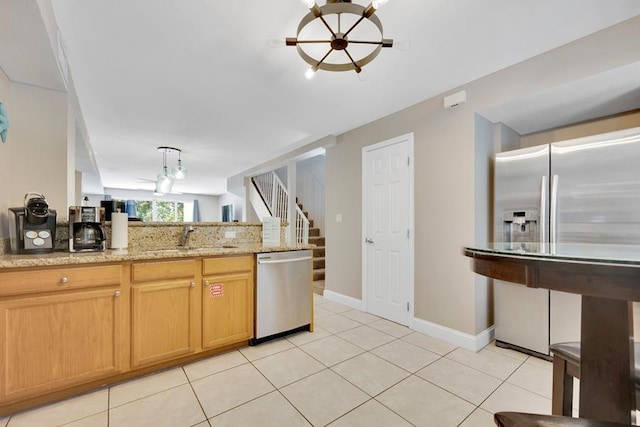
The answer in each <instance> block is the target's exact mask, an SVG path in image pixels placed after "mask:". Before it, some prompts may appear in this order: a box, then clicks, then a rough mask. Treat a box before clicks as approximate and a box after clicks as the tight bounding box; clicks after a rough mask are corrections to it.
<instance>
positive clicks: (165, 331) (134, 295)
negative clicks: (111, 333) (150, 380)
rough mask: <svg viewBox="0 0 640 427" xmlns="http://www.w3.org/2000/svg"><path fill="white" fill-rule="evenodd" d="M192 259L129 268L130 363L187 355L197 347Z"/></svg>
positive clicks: (194, 270)
mask: <svg viewBox="0 0 640 427" xmlns="http://www.w3.org/2000/svg"><path fill="white" fill-rule="evenodd" d="M195 273H196V261H195V260H194V259H188V260H175V261H162V262H141V263H134V264H133V265H132V269H131V277H132V286H131V304H132V310H131V313H132V315H131V327H132V330H131V344H132V349H131V364H132V366H133V367H134V368H136V367H140V366H145V365H151V364H154V363H158V362H162V361H166V360H171V359H175V358H178V357H180V356H186V355H189V354H192V353H194V352H195V351H196V349H197V347H198V342H197V341H198V334H197V326H198V323H199V319H198V314H199V312H198V313H196V311H197V310H196V309H197V301H198V296H199V295H198V294H197V291H196V278H195Z"/></svg>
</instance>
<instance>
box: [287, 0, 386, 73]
mask: <svg viewBox="0 0 640 427" xmlns="http://www.w3.org/2000/svg"><path fill="white" fill-rule="evenodd" d="M302 1H303V2H304V3H305V4H306V5H307V6H308V7H309V13H308V14H306V15H305V16H304V17H303V18H302V20H301V21H300V24H299V25H298V31H297V33H296V37H287V38H286V45H287V46H296V48H297V50H298V54H299V55H300V57H301V58H302V59H303V60H304V61H305V62H306V63H307V64H309V65H310V68H309V69H308V70H307V72H306V76H307V78H308V79H310V78H312V77H313V76H314V74H315V73H316V71H318V70H325V71H351V70H353V71H355V72H356V73H358V74H360V72H361V71H362V67H364V66H365V65H367V64H368V63H370V62H371V61H373V60H374V59H375V57H376V56H378V54H379V53H380V51H381V50H382V48H387V47H393V40H392V39H385V38H384V37H383V33H382V23H381V22H380V19H379V18H378V17H377V16H376V15H375V13H376V11H377V10H378V8H379V7H380V6H381V5H383V4H384V3H386V2H387V1H388V0H373V1H372V2H371V4H369V6H367V7H364V6H361V5H358V4H354V3H352V2H351V0H327V4H326V5H324V6H318V4H317V3H316V2H315V0H302ZM343 14H349V15H355V22H354V23H351V25H349V26H348V28H343V26H342V21H343V19H342V15H343ZM331 15H336V16H337V25H336V24H335V22H332V23H333V25H330V23H329V22H328V19H326V18H328V17H329V16H331ZM316 20H319V21H320V22H321V23H322V25H323V26H324V27H325V28H326V29H327V30H328V31H329V38H327V39H305V38H304V37H301V33H302V32H303V31H304V30H305V28H307V27H308V25H309V24H310V23H312V22H314V21H316ZM365 20H366V21H369V22H370V23H371V24H373V26H374V27H375V28H377V31H378V32H379V38H378V37H376V38H375V39H373V40H356V39H351V38H349V36H350V35H351V34H352V33H353V32H354V30H355V29H356V28H357V27H358V26H359V25H360V24H361V23H362V22H363V21H365ZM347 25H348V24H347ZM322 44H325V45H326V46H327V50H326V53H325V54H324V56H322V57H321V58H320V59H317V58H316V57H314V56H313V55H312V54H311V53H309V52H308V49H306V48H307V47H308V46H309V45H322ZM350 45H360V46H362V45H370V46H371V47H372V50H371V51H368V52H367V53H366V54H363V55H361V56H354V55H352V52H350V51H349V46H350ZM335 52H338V53H339V52H343V53H344V57H343V61H344V62H338V63H335V62H328V61H327V60H328V59H329V56H330V55H332V54H333V53H335ZM335 57H336V55H332V56H331V58H335Z"/></svg>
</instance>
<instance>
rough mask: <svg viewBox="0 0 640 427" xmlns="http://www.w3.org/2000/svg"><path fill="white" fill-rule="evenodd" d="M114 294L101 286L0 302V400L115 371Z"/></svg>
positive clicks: (118, 366)
mask: <svg viewBox="0 0 640 427" xmlns="http://www.w3.org/2000/svg"><path fill="white" fill-rule="evenodd" d="M119 295H120V293H119V291H118V290H117V289H104V290H99V291H83V292H75V293H68V294H64V295H49V296H42V297H40V296H38V297H35V296H32V297H27V298H16V299H11V300H4V301H0V316H1V317H0V318H1V319H2V323H0V325H1V327H0V351H1V356H0V360H1V362H0V379H1V381H0V399H1V400H2V401H3V402H10V401H12V400H16V399H20V398H25V397H29V396H35V395H39V394H42V393H44V392H49V391H54V390H56V389H60V388H63V387H66V386H71V385H75V384H79V383H83V382H86V381H90V380H94V379H98V378H100V377H104V376H108V375H112V374H117V373H118V372H120V371H121V369H122V364H121V362H120V357H119V355H120V354H121V351H123V349H122V348H121V344H120V342H121V337H120V334H121V333H122V332H123V331H122V328H121V320H120V319H121V313H120V310H121V303H120V299H121V298H120V297H119Z"/></svg>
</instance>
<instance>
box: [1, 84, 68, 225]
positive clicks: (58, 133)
mask: <svg viewBox="0 0 640 427" xmlns="http://www.w3.org/2000/svg"><path fill="white" fill-rule="evenodd" d="M0 100H2V102H3V103H4V104H5V107H6V110H7V115H8V117H9V121H10V125H11V128H10V129H9V134H8V138H7V142H6V143H5V144H2V147H1V148H0V149H1V151H0V156H1V157H2V158H3V160H2V161H3V162H6V164H3V167H2V169H0V182H2V185H1V186H0V201H2V206H1V207H0V209H1V211H0V222H1V223H2V226H1V227H0V230H1V231H0V237H8V222H7V219H8V214H7V209H8V208H9V207H14V206H22V205H23V203H24V195H25V194H26V193H28V192H30V191H36V192H39V193H43V194H44V195H45V196H46V198H47V202H48V203H49V206H50V207H51V208H53V209H56V210H57V211H58V215H59V216H60V215H61V216H63V217H64V218H66V210H67V206H68V205H69V204H68V200H67V168H68V159H67V148H68V147H67V95H66V94H65V93H61V92H57V91H53V90H49V89H42V88H38V87H34V86H30V85H24V84H20V83H13V82H10V81H6V82H4V84H2V85H0ZM58 220H60V217H59V219H58Z"/></svg>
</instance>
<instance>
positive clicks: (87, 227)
mask: <svg viewBox="0 0 640 427" xmlns="http://www.w3.org/2000/svg"><path fill="white" fill-rule="evenodd" d="M104 218H105V209H104V208H103V207H97V206H70V207H69V252H100V251H104V250H105V248H106V241H107V234H106V232H105V229H104Z"/></svg>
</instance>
